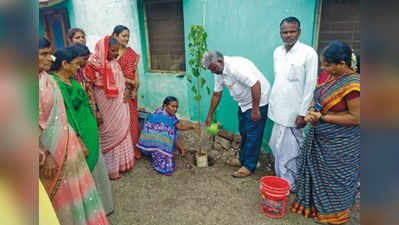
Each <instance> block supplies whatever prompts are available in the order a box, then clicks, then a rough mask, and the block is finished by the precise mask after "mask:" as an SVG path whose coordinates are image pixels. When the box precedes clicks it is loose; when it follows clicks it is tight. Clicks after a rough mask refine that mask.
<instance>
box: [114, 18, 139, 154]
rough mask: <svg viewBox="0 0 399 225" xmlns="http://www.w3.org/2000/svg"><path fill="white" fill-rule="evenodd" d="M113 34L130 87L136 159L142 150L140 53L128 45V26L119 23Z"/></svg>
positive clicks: (120, 63)
mask: <svg viewBox="0 0 399 225" xmlns="http://www.w3.org/2000/svg"><path fill="white" fill-rule="evenodd" d="M112 34H113V36H114V37H115V38H116V39H117V40H118V41H119V44H120V46H119V56H118V63H119V65H120V66H121V69H122V71H123V75H124V76H125V79H126V81H127V82H126V86H127V87H128V88H127V89H126V90H125V91H126V92H127V93H126V94H127V96H128V97H129V98H126V100H127V101H128V103H129V108H130V123H131V124H130V128H131V130H130V133H131V135H132V141H133V145H134V155H135V157H136V159H139V158H140V157H141V152H140V150H139V149H138V148H137V147H136V144H137V142H138V139H139V136H140V125H139V119H138V118H139V113H138V111H137V91H138V89H139V73H138V70H137V65H138V63H139V60H140V55H138V54H137V53H136V52H135V51H133V49H132V48H130V47H128V46H127V44H128V42H129V37H130V32H129V29H128V28H127V27H125V26H122V25H118V26H116V27H115V28H114V31H113V33H112Z"/></svg>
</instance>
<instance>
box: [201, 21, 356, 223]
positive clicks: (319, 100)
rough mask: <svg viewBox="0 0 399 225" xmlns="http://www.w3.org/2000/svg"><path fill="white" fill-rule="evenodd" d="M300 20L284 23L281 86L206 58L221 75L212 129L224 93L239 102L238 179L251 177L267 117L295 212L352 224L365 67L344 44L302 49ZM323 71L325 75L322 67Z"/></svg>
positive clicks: (242, 64)
mask: <svg viewBox="0 0 399 225" xmlns="http://www.w3.org/2000/svg"><path fill="white" fill-rule="evenodd" d="M300 25H301V24H300V21H299V20H298V19H297V18H296V17H287V18H285V19H283V20H282V21H281V23H280V35H281V38H282V40H283V42H284V44H283V45H281V46H279V47H277V48H276V49H275V50H274V53H273V60H274V64H273V70H274V83H273V86H272V87H271V85H270V84H269V82H268V81H267V79H265V77H264V75H263V74H262V73H261V72H260V71H259V70H258V69H257V68H256V66H255V65H254V64H253V63H252V62H251V61H249V60H248V59H246V58H243V57H228V56H223V55H222V54H221V53H220V52H218V51H213V50H211V51H207V52H206V53H205V54H204V56H203V59H202V64H203V65H204V67H206V68H207V69H209V70H210V71H212V72H213V73H214V74H215V77H214V80H215V82H214V83H215V87H214V92H213V95H212V100H211V106H210V109H209V111H208V116H207V119H206V123H207V124H210V122H211V118H212V115H213V113H214V111H215V110H216V108H217V106H218V104H219V101H220V99H221V96H222V91H223V88H224V87H227V88H228V89H229V92H230V95H231V96H232V98H233V99H234V100H235V101H236V102H237V103H238V106H239V107H238V121H239V124H238V126H239V132H240V135H241V139H242V141H241V146H240V153H239V157H238V159H237V158H233V159H230V160H228V161H226V163H227V164H228V165H230V166H235V167H239V169H238V170H237V171H235V172H233V174H232V176H233V177H237V178H243V177H247V176H249V175H251V174H252V173H253V172H254V171H255V169H256V165H257V162H258V158H259V151H260V147H261V143H262V138H263V130H264V127H265V123H266V120H267V118H269V119H271V120H272V121H273V122H274V125H273V128H272V134H271V137H270V141H269V146H270V148H271V149H272V152H273V155H274V158H275V173H276V176H279V177H282V178H284V179H285V180H287V181H288V182H289V184H290V190H291V192H294V193H296V199H295V201H294V203H293V205H292V208H291V211H292V212H294V213H298V214H303V215H304V216H305V217H314V218H316V219H317V220H318V221H320V222H325V223H330V224H342V223H345V222H347V221H348V219H349V215H350V209H351V206H352V204H353V201H354V198H355V196H356V190H357V185H358V182H359V179H360V62H359V57H358V55H356V54H355V53H354V52H353V50H352V49H351V48H350V47H349V46H348V45H347V44H346V43H344V42H342V41H332V42H330V43H329V44H328V45H327V46H325V47H324V49H322V51H321V52H320V56H319V57H318V55H317V53H316V51H315V50H314V49H313V48H312V47H310V46H308V45H306V44H304V43H301V42H300V41H299V40H298V38H299V36H300V34H301V28H300ZM318 58H320V68H321V70H322V72H321V73H320V75H319V76H318V75H317V74H318V69H319V62H318Z"/></svg>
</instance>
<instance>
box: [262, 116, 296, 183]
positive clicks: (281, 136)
mask: <svg viewBox="0 0 399 225" xmlns="http://www.w3.org/2000/svg"><path fill="white" fill-rule="evenodd" d="M302 141H303V129H296V128H295V127H285V126H282V125H280V124H277V123H274V126H273V130H272V135H271V137H270V141H269V146H270V148H271V149H272V151H273V155H274V161H275V162H274V164H275V167H274V168H275V172H276V176H278V177H281V178H284V179H286V180H287V181H288V182H289V183H290V189H291V190H292V191H294V190H296V186H295V179H296V173H297V164H296V163H297V158H298V156H299V147H300V145H301V144H302Z"/></svg>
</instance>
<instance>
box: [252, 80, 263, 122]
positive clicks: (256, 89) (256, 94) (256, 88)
mask: <svg viewBox="0 0 399 225" xmlns="http://www.w3.org/2000/svg"><path fill="white" fill-rule="evenodd" d="M251 93H252V113H251V118H252V121H254V122H256V121H258V120H260V111H259V101H260V94H261V90H260V82H259V81H256V83H255V84H254V85H253V86H252V87H251Z"/></svg>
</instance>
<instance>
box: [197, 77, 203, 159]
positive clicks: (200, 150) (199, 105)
mask: <svg viewBox="0 0 399 225" xmlns="http://www.w3.org/2000/svg"><path fill="white" fill-rule="evenodd" d="M197 86H198V95H199V96H201V92H200V86H201V84H200V77H198V78H197ZM200 119H201V98H198V127H199V128H200V133H199V140H200V141H199V142H198V150H199V152H200V153H202V148H201V141H202V139H201V137H202V130H201V120H200Z"/></svg>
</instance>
